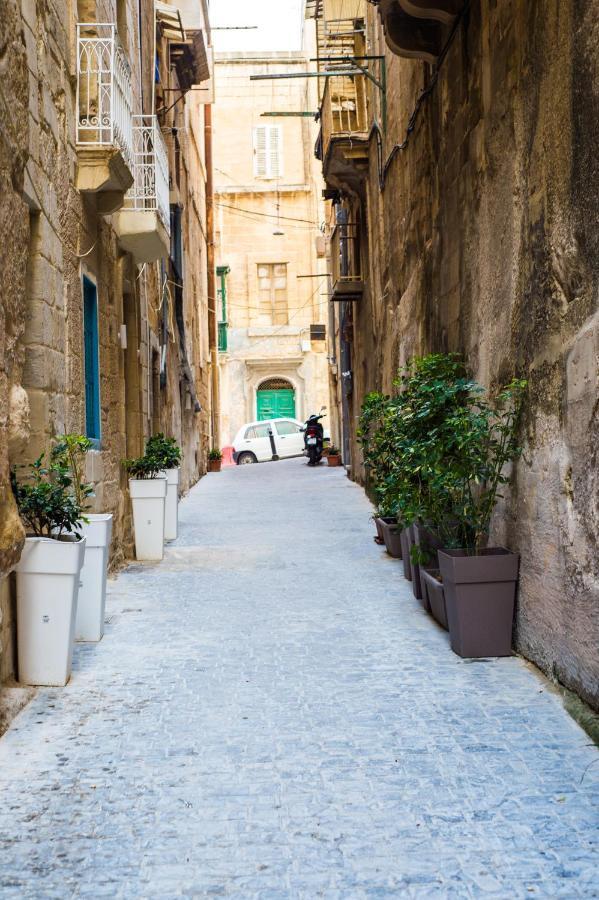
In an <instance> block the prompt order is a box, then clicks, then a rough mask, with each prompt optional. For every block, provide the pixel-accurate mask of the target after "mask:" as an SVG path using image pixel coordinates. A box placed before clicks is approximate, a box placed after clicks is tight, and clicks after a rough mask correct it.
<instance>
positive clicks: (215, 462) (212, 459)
mask: <svg viewBox="0 0 599 900" xmlns="http://www.w3.org/2000/svg"><path fill="white" fill-rule="evenodd" d="M222 462H223V455H222V453H221V452H220V450H217V449H216V448H213V449H212V450H211V451H210V453H209V454H208V471H209V472H220V470H221V466H222Z"/></svg>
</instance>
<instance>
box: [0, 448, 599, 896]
mask: <svg viewBox="0 0 599 900" xmlns="http://www.w3.org/2000/svg"><path fill="white" fill-rule="evenodd" d="M370 514H371V508H370V505H369V503H368V501H367V500H366V498H365V495H364V493H363V491H362V489H361V488H360V487H358V486H357V485H355V484H353V483H352V482H351V481H350V480H349V479H347V478H346V473H345V470H344V469H342V468H338V469H328V468H327V467H321V468H319V469H317V470H312V469H309V468H308V467H307V466H306V465H305V461H304V460H303V459H293V460H288V461H283V462H280V463H268V464H265V465H259V466H242V467H236V468H227V469H224V470H223V472H222V474H220V475H209V476H208V477H206V478H204V479H202V481H201V482H200V483H199V484H198V485H197V486H196V487H194V488H193V489H192V491H191V493H190V494H189V495H188V497H187V498H186V499H185V500H183V502H182V504H181V530H180V537H179V539H178V540H177V541H176V542H175V543H174V544H172V545H170V547H169V549H168V550H167V553H166V557H165V559H164V561H163V562H162V563H160V564H157V565H152V564H147V565H142V564H133V565H130V566H129V568H128V569H126V571H124V572H123V573H121V574H120V575H119V577H118V578H116V579H114V580H111V582H110V585H109V598H108V608H107V622H108V624H107V630H106V634H105V637H104V639H103V640H102V641H101V642H100V643H99V644H95V645H94V644H85V645H78V647H77V649H76V652H75V663H74V673H73V677H72V679H71V681H70V683H69V684H68V685H67V687H66V688H64V689H40V690H39V691H38V693H37V696H36V698H35V699H34V700H33V702H32V703H30V705H29V706H28V707H27V708H26V709H25V710H24V711H23V712H22V713H21V714H20V716H18V717H17V718H16V719H15V720H14V722H13V725H12V728H11V729H10V730H9V732H8V733H7V734H6V735H5V736H4V738H3V739H2V741H1V742H0V783H1V795H2V804H1V806H0V847H1V852H0V855H1V859H2V865H1V867H0V895H1V896H2V898H4V900H8V898H19V900H25V898H42V897H43V898H53V897H56V898H61V900H64V898H66V897H104V896H106V897H123V898H132V897H135V898H139V897H152V898H154V897H160V898H169V897H180V896H186V897H204V896H226V897H238V898H250V897H260V898H267V897H268V898H315V897H326V898H333V897H343V898H352V900H357V898H361V897H387V896H400V897H403V896H405V897H425V896H426V897H433V896H438V897H473V896H475V897H479V896H483V895H484V896H490V897H502V898H505V897H510V898H515V897H530V896H539V897H544V898H548V897H568V898H570V897H578V896H586V897H591V896H597V893H596V891H597V881H596V875H597V868H596V863H597V857H596V837H597V832H596V823H597V820H596V806H595V807H594V806H593V800H595V801H596V800H597V793H598V792H597V788H598V784H599V765H598V764H597V761H598V759H599V757H598V756H597V750H596V748H595V747H594V746H592V743H591V740H590V738H589V737H587V735H586V734H585V733H584V732H583V731H582V730H580V729H579V728H578V726H577V725H576V724H575V723H574V722H573V721H572V720H571V719H570V718H569V716H568V715H567V713H566V712H565V711H564V708H563V706H562V702H561V700H560V698H559V696H558V695H557V694H556V693H555V692H554V691H553V690H552V689H551V688H550V686H549V684H548V682H547V681H545V680H544V679H543V678H541V676H540V675H538V674H537V673H536V671H534V670H533V669H532V668H531V667H529V666H528V665H527V664H525V663H524V662H523V660H522V659H520V658H516V657H513V658H508V659H495V660H492V661H485V660H482V661H481V660H472V661H465V660H462V659H460V658H459V657H458V656H456V655H455V654H453V653H451V652H450V651H449V648H448V637H447V635H446V633H444V632H443V631H441V629H440V628H438V627H437V626H436V625H434V624H433V623H432V621H431V619H430V618H429V617H427V616H426V614H425V613H424V611H423V610H422V608H421V607H420V606H419V604H418V603H417V602H416V601H415V600H414V598H413V596H412V594H411V591H410V590H409V587H408V586H407V583H406V582H405V581H404V580H403V579H402V578H401V577H400V569H401V563H400V562H398V561H396V560H392V559H391V558H389V557H386V556H385V553H384V550H381V548H380V547H377V546H376V545H375V544H374V542H373V540H372V535H373V533H374V529H373V526H372V522H371V521H370V518H369V517H370ZM381 557H382V558H381ZM594 864H595V866H594Z"/></svg>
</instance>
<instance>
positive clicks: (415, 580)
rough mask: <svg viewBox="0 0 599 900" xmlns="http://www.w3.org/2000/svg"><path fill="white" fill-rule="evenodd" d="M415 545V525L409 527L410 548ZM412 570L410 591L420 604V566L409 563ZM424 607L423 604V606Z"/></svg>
mask: <svg viewBox="0 0 599 900" xmlns="http://www.w3.org/2000/svg"><path fill="white" fill-rule="evenodd" d="M415 544H416V525H412V526H410V548H411V547H413V546H414V545H415ZM410 565H411V568H412V591H413V593H414V596H415V597H416V599H417V600H420V601H421V602H422V586H421V584H420V566H419V564H418V563H415V562H413V561H411V562H410ZM423 606H424V604H423Z"/></svg>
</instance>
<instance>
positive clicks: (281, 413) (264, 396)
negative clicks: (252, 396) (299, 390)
mask: <svg viewBox="0 0 599 900" xmlns="http://www.w3.org/2000/svg"><path fill="white" fill-rule="evenodd" d="M257 407H258V420H259V421H262V420H264V419H294V418H295V391H293V390H289V389H282V390H273V391H258V401H257Z"/></svg>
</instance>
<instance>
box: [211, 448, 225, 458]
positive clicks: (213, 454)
mask: <svg viewBox="0 0 599 900" xmlns="http://www.w3.org/2000/svg"><path fill="white" fill-rule="evenodd" d="M222 458H223V455H222V453H221V452H220V450H217V449H216V448H213V449H212V450H211V451H210V452H209V453H208V459H214V460H218V459H222Z"/></svg>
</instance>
